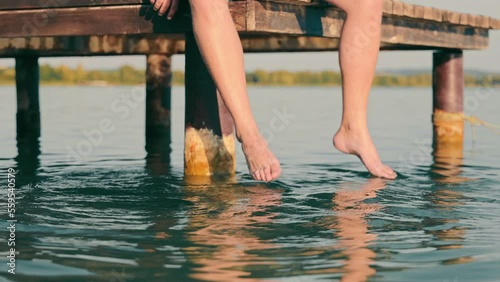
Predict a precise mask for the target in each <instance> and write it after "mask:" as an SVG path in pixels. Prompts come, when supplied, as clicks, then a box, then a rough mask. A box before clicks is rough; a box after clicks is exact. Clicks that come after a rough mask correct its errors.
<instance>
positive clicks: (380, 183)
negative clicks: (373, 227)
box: [332, 178, 386, 282]
mask: <svg viewBox="0 0 500 282" xmlns="http://www.w3.org/2000/svg"><path fill="white" fill-rule="evenodd" d="M385 186H386V181H385V180H382V179H379V178H372V179H369V180H368V181H367V182H366V183H364V184H357V183H343V184H341V186H340V188H339V190H338V191H337V193H336V194H335V196H334V198H333V204H334V210H335V212H336V218H337V220H336V222H337V223H336V224H335V225H334V226H332V228H334V229H336V230H337V233H336V235H337V237H338V239H339V242H338V248H340V249H341V250H342V251H341V254H342V255H344V256H345V258H346V259H345V261H344V265H343V266H342V271H343V272H344V274H343V275H342V278H341V279H340V281H346V282H347V281H348V282H356V281H366V280H367V279H368V278H369V277H371V276H373V275H374V274H375V272H376V271H375V269H374V268H373V267H371V265H370V264H371V263H372V262H373V260H374V259H375V257H376V253H375V252H374V251H372V250H371V249H370V248H369V246H370V245H371V244H373V242H374V241H375V240H376V239H377V236H376V235H375V234H372V233H370V230H369V225H368V221H367V219H366V217H367V216H368V215H370V214H372V213H374V212H377V211H378V210H380V209H381V208H382V207H383V206H382V205H380V204H378V203H366V202H364V201H365V200H367V199H371V198H376V197H377V191H379V190H381V189H383V188H385Z"/></svg>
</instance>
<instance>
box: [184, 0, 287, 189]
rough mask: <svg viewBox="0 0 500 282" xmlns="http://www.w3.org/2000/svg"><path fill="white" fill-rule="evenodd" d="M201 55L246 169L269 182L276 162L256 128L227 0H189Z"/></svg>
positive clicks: (276, 173)
mask: <svg viewBox="0 0 500 282" xmlns="http://www.w3.org/2000/svg"><path fill="white" fill-rule="evenodd" d="M189 2H190V4H191V12H192V17H193V28H194V33H195V37H196V40H197V43H198V46H199V48H200V51H201V54H202V56H203V58H204V60H205V62H206V64H207V66H208V69H209V71H210V73H211V74H212V77H213V78H214V81H215V84H216V85H217V88H218V89H219V92H220V94H221V97H222V99H223V100H224V103H225V104H226V106H227V107H228V109H229V111H230V112H231V115H232V117H233V119H234V122H235V125H236V132H237V137H238V140H240V142H241V143H242V149H243V152H244V153H245V157H246V161H247V165H248V169H249V170H250V173H251V174H252V176H253V178H254V179H256V180H263V181H271V180H273V179H276V178H277V177H278V176H279V175H280V173H281V169H280V164H279V161H278V160H277V159H276V157H275V156H274V155H273V153H272V152H271V151H270V150H269V148H268V145H267V143H266V141H265V140H264V138H263V137H262V135H261V134H260V132H259V129H258V128H257V125H256V123H255V120H254V117H253V114H252V111H251V109H250V102H249V100H248V95H247V89H246V78H245V70H244V63H243V49H242V46H241V42H240V39H239V37H238V33H237V31H236V28H235V27H234V23H233V19H232V18H231V14H230V12H229V8H228V2H227V0H190V1H189Z"/></svg>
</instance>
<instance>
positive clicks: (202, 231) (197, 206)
mask: <svg viewBox="0 0 500 282" xmlns="http://www.w3.org/2000/svg"><path fill="white" fill-rule="evenodd" d="M281 198H282V191H281V190H278V189H270V188H267V187H266V186H261V185H254V186H249V187H241V186H240V187H235V186H233V185H220V186H218V185H215V186H213V185H212V186H204V185H196V186H195V185H191V186H188V187H186V200H188V201H190V202H192V203H193V204H194V206H193V209H192V210H191V211H190V212H189V216H188V217H189V226H188V229H187V231H186V232H187V234H186V236H187V240H189V241H190V242H191V243H190V244H189V245H190V246H189V247H186V248H184V250H183V251H184V252H185V254H186V255H187V256H188V257H189V260H190V261H191V262H192V263H194V264H195V265H196V266H195V267H194V269H193V272H192V273H191V274H190V278H192V279H198V280H202V281H258V279H256V278H252V277H251V276H252V268H255V267H256V266H258V267H260V268H272V267H273V264H275V262H272V261H269V260H266V259H263V258H262V257H259V255H258V254H257V252H258V251H262V250H266V249H272V248H277V246H276V245H275V244H273V243H272V242H270V241H269V240H265V239H261V238H260V236H259V234H260V233H262V232H265V231H266V228H268V227H266V226H269V225H271V224H272V222H273V218H274V217H275V216H276V213H275V212H273V211H272V209H273V208H274V207H277V206H279V205H280V203H281Z"/></svg>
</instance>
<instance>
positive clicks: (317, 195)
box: [0, 87, 500, 282]
mask: <svg viewBox="0 0 500 282" xmlns="http://www.w3.org/2000/svg"><path fill="white" fill-rule="evenodd" d="M140 89H141V88H134V87H108V88H92V87H42V89H41V96H40V98H41V111H42V137H41V139H40V151H41V154H40V155H39V156H37V154H36V150H34V149H31V151H30V149H29V146H28V148H24V147H23V146H21V147H20V148H21V150H23V154H22V155H21V156H18V148H17V144H16V138H15V105H16V103H15V100H16V98H15V90H14V87H0V94H1V97H0V129H1V133H0V168H2V176H1V178H0V180H1V181H2V182H3V183H2V184H1V187H2V192H1V196H2V198H1V203H2V205H1V206H0V207H1V217H2V220H1V224H0V239H1V240H0V251H1V257H2V259H1V260H0V261H1V264H0V271H1V274H0V275H1V277H0V280H10V281H365V280H368V281H394V282H401V281H412V282H414V281H441V282H444V281H450V282H451V281H457V282H461V281H499V280H500V240H499V238H500V235H499V234H500V216H499V215H500V174H499V169H500V164H499V159H500V150H499V149H498V145H499V140H500V139H499V138H500V137H499V136H497V135H495V133H492V132H491V131H488V130H486V129H484V128H478V129H477V130H476V132H475V142H474V140H473V138H472V136H473V135H472V131H471V130H470V129H469V127H467V132H466V140H465V145H464V147H465V148H464V153H463V158H447V157H445V156H444V157H443V156H442V157H438V158H434V157H432V155H431V152H432V150H431V138H432V127H431V122H430V121H431V108H432V99H431V90H430V89H406V88H399V89H398V88H392V89H382V88H378V89H374V91H373V95H372V99H371V104H370V113H369V119H370V127H371V131H372V133H373V138H374V140H375V142H376V144H377V146H378V148H379V150H380V154H381V155H382V157H383V159H384V160H385V161H387V163H388V164H389V165H391V166H393V167H394V168H395V169H396V170H397V171H398V173H399V174H400V176H399V178H398V179H397V180H395V181H382V180H379V179H374V178H370V177H369V175H368V174H367V173H365V171H364V169H363V167H362V166H361V164H360V162H359V161H358V160H357V159H356V158H354V157H351V156H344V155H341V154H340V153H338V152H336V151H335V150H333V148H332V146H331V137H332V135H333V133H334V130H335V129H336V127H337V126H338V124H339V119H340V109H341V100H340V89H339V88H315V87H307V88H250V97H251V101H252V105H253V108H254V110H255V113H256V117H257V119H258V123H259V125H260V127H261V129H262V130H264V132H265V134H266V136H267V138H268V140H269V142H270V144H271V147H272V149H273V150H274V151H275V153H276V155H277V156H278V157H279V158H280V160H281V162H282V164H283V175H282V177H281V178H280V180H279V181H276V182H273V183H270V184H264V183H255V182H253V181H251V180H250V178H249V176H248V174H247V171H246V166H245V164H244V159H243V157H242V154H241V152H238V173H237V175H236V179H235V180H233V182H230V183H228V182H225V183H224V182H221V183H213V184H210V185H193V184H188V183H186V182H185V180H184V179H183V174H182V170H183V163H182V160H183V113H184V110H183V107H184V99H183V89H182V88H175V89H174V94H173V106H172V107H173V143H172V148H173V152H172V154H171V164H170V166H169V165H168V164H164V166H163V167H162V166H161V165H160V168H158V165H157V164H156V165H153V166H150V165H146V161H145V156H146V153H145V150H144V147H145V141H144V123H145V117H144V116H145V114H144V112H145V110H144V102H143V101H140V103H138V104H137V106H136V107H129V109H130V112H129V113H128V114H126V115H125V114H123V115H120V114H117V113H114V112H113V111H111V110H110V106H111V105H112V104H113V103H114V101H120V99H121V97H123V96H124V95H129V94H131V93H135V92H136V91H140ZM488 91H490V92H488ZM466 92H467V93H466V97H467V99H466V111H467V112H468V113H469V114H471V115H474V116H477V117H479V118H482V119H484V120H486V121H490V122H492V123H500V111H499V110H498V105H500V95H498V94H499V93H498V89H497V90H492V89H490V90H480V89H467V91H466ZM137 93H139V92H137ZM137 93H135V94H137ZM488 93H489V94H488ZM137 97H141V96H140V95H139V96H137ZM142 97H143V96H142ZM117 99H118V100H117ZM139 100H141V99H139ZM115 103H116V102H115ZM284 112H286V114H287V115H288V117H287V118H283V113H284ZM277 113H278V114H277ZM280 116H281V117H282V118H281V119H279V117H280ZM104 118H108V119H109V120H111V122H112V124H113V126H114V130H113V131H112V132H111V133H107V134H104V136H103V142H102V143H101V144H98V145H97V146H93V147H92V148H91V152H90V153H88V155H87V156H85V157H84V159H82V160H81V161H77V160H76V159H74V158H71V157H68V148H77V146H78V144H79V143H80V142H81V141H82V140H87V139H86V137H85V136H84V135H83V133H82V130H92V129H96V128H98V126H99V122H100V121H101V120H103V119H104ZM122 118H123V119H122ZM277 118H278V119H277ZM273 120H274V122H273ZM276 120H277V121H276ZM273 124H274V125H273ZM9 167H12V168H15V169H17V170H19V172H18V174H17V176H16V182H17V190H16V191H17V211H16V219H17V220H18V222H17V225H16V227H17V228H16V250H17V251H19V254H18V255H17V257H16V259H17V260H16V264H17V265H16V275H10V274H8V273H7V270H8V266H7V264H6V261H7V260H6V256H7V254H8V253H7V250H8V248H9V247H8V246H7V237H8V236H9V233H8V230H7V228H6V227H7V226H8V223H7V221H6V220H7V215H6V208H7V207H6V204H7V202H6V201H7V192H6V181H7V180H6V169H7V168H9ZM167 171H168V172H167Z"/></svg>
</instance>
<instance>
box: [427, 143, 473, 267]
mask: <svg viewBox="0 0 500 282" xmlns="http://www.w3.org/2000/svg"><path fill="white" fill-rule="evenodd" d="M432 155H433V165H432V166H431V179H432V180H433V181H434V183H435V184H436V186H435V188H434V190H433V192H432V193H430V194H429V195H428V199H429V202H430V203H431V204H432V207H433V209H434V210H435V211H436V213H437V214H446V217H438V218H436V219H434V220H433V221H434V222H433V224H429V225H435V226H436V227H435V228H433V229H431V230H428V231H427V232H428V233H429V234H432V235H433V236H434V237H435V239H436V240H437V244H435V245H436V248H437V249H438V250H449V249H461V248H463V244H464V241H465V239H466V230H467V227H466V226H464V225H463V224H461V222H460V219H459V218H457V216H456V214H457V211H456V210H457V208H459V207H461V206H463V205H464V204H465V203H466V202H468V201H469V200H471V199H468V198H467V197H465V196H464V195H463V193H462V192H461V190H460V187H461V185H460V184H463V183H466V182H470V181H473V180H474V179H471V178H467V177H463V176H462V175H461V174H462V166H463V145H462V144H442V145H440V144H435V145H434V150H433V152H432ZM454 215H455V216H454ZM440 227H442V228H440ZM472 261H474V258H472V257H470V256H463V257H458V258H453V259H449V260H446V261H444V264H462V263H468V262H472Z"/></svg>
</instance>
